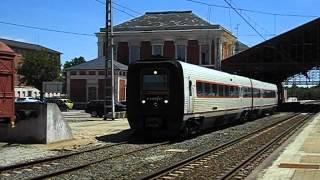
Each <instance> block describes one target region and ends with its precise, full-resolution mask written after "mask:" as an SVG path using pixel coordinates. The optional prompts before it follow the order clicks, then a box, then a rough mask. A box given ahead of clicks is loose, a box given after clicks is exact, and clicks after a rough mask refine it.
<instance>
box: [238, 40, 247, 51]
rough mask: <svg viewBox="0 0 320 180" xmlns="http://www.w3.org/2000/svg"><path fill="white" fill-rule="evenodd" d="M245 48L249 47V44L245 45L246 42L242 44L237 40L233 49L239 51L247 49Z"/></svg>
mask: <svg viewBox="0 0 320 180" xmlns="http://www.w3.org/2000/svg"><path fill="white" fill-rule="evenodd" d="M247 49H249V46H247V45H246V44H244V43H242V42H240V41H237V42H236V43H235V51H236V52H237V53H239V52H241V51H244V50H247Z"/></svg>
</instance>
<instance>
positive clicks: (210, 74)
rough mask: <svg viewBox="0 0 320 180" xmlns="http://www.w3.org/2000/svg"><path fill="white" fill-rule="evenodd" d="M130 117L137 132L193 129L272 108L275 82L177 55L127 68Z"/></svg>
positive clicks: (176, 132) (171, 133) (170, 132)
mask: <svg viewBox="0 0 320 180" xmlns="http://www.w3.org/2000/svg"><path fill="white" fill-rule="evenodd" d="M127 85H128V86H127V93H128V121H129V124H130V127H131V129H134V130H135V131H136V132H137V133H138V134H153V135H154V134H156V135H168V136H175V135H179V134H184V135H186V134H191V133H195V132H198V131H201V130H203V129H206V128H212V127H215V126H218V125H222V124H225V123H226V122H229V121H230V120H238V121H245V120H247V119H248V118H249V117H252V116H261V115H264V114H267V113H272V112H274V110H275V108H276V106H277V103H278V97H277V86H276V85H274V84H270V83H265V82H261V81H257V80H254V79H250V78H247V77H243V76H238V75H233V74H228V73H225V72H221V71H217V70H213V69H209V68H205V67H201V66H197V65H192V64H188V63H185V62H181V61H177V60H170V59H167V60H158V59H153V60H152V59H151V60H148V61H139V62H137V63H135V64H131V65H129V70H128V84H127Z"/></svg>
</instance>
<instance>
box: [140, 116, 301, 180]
mask: <svg viewBox="0 0 320 180" xmlns="http://www.w3.org/2000/svg"><path fill="white" fill-rule="evenodd" d="M299 116H303V115H302V114H301V113H295V114H293V115H290V116H289V117H287V118H285V119H283V120H280V121H278V122H275V123H272V124H270V125H268V126H266V127H263V128H261V129H258V130H255V131H253V132H251V133H249V134H246V135H243V136H241V137H239V138H237V139H234V140H231V141H229V142H227V143H224V144H222V145H219V146H216V147H213V148H211V149H209V150H207V151H205V152H202V153H200V154H197V155H195V156H192V157H190V158H188V159H185V160H182V161H180V162H178V163H176V164H174V165H171V166H169V167H165V168H163V169H160V170H159V171H157V172H153V173H152V174H149V175H146V176H143V177H139V178H138V179H143V180H145V179H158V178H159V179H160V177H163V176H165V175H167V174H169V173H170V172H173V171H175V170H177V169H180V168H181V167H184V166H185V165H187V164H191V163H193V162H194V161H197V160H198V159H200V158H204V157H206V156H209V154H211V153H214V152H216V151H219V150H221V149H225V148H228V147H230V146H232V145H234V144H237V143H239V142H241V141H243V140H245V139H248V138H249V137H251V136H255V135H256V134H257V133H259V132H263V131H265V130H267V129H270V128H272V127H274V126H276V125H278V124H280V123H283V122H285V121H290V120H292V119H295V118H297V117H299Z"/></svg>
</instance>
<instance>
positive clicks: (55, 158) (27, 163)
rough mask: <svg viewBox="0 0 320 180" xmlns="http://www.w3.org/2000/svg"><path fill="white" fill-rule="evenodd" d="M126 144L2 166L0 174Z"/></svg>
mask: <svg viewBox="0 0 320 180" xmlns="http://www.w3.org/2000/svg"><path fill="white" fill-rule="evenodd" d="M126 143H128V141H125V142H121V143H117V144H112V145H104V146H101V147H97V148H92V149H87V150H82V151H77V152H72V153H68V154H63V155H58V156H52V157H49V158H44V159H38V160H33V161H30V162H24V163H19V164H14V165H10V166H3V167H0V173H1V172H2V171H9V170H14V169H18V168H23V167H27V166H33V165H36V164H40V163H46V162H51V161H54V160H59V159H64V158H67V157H71V156H74V155H79V154H83V153H87V152H93V151H99V150H101V149H106V148H110V147H115V146H120V145H122V144H126Z"/></svg>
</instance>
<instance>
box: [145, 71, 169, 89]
mask: <svg viewBox="0 0 320 180" xmlns="http://www.w3.org/2000/svg"><path fill="white" fill-rule="evenodd" d="M142 86H143V87H142V89H143V90H147V91H148V90H156V91H163V90H167V89H168V76H167V75H166V74H144V75H143V85H142Z"/></svg>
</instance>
